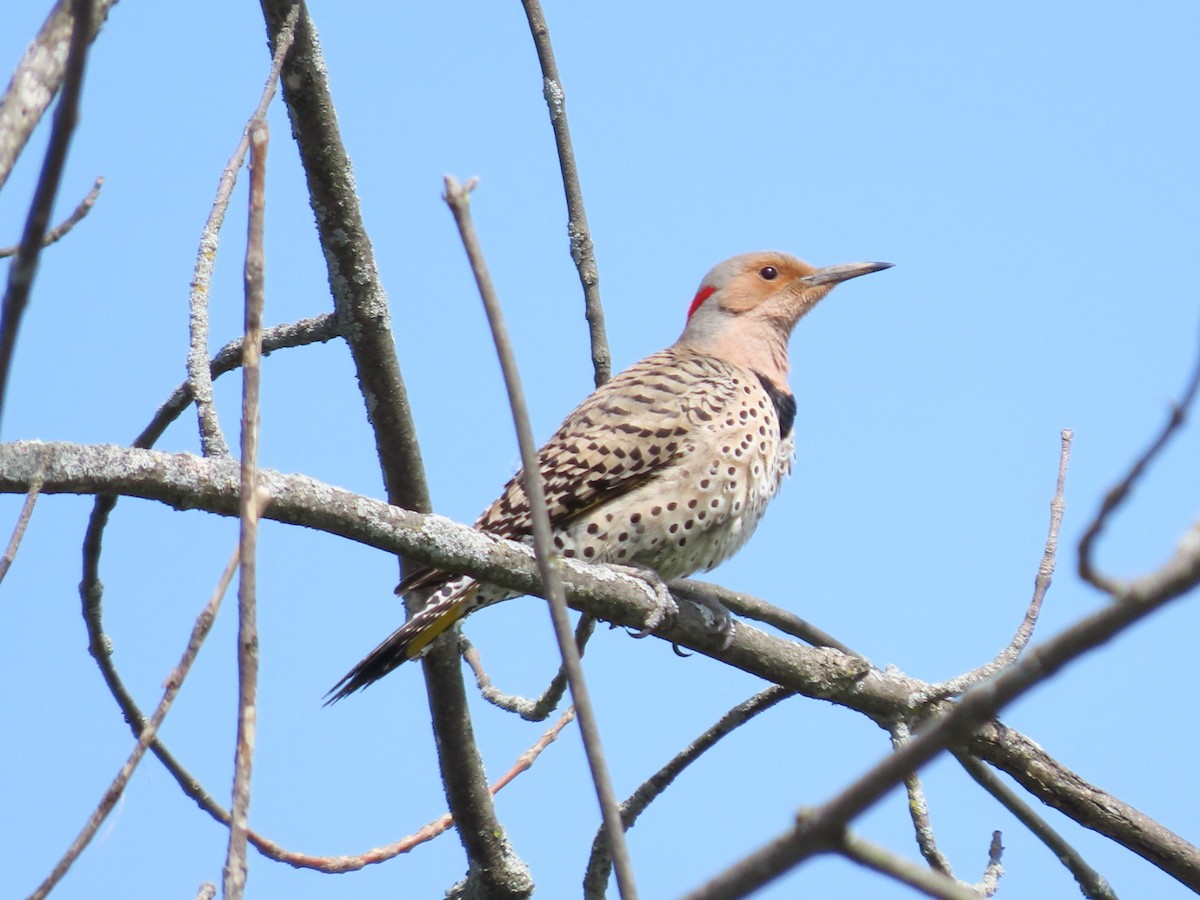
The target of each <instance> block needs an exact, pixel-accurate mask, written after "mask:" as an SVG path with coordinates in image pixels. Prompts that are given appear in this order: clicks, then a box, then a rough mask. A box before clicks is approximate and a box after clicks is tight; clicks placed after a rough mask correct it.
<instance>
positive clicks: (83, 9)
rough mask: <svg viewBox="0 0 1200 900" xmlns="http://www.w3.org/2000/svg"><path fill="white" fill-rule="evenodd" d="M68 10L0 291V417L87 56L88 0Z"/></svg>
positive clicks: (76, 111) (89, 35)
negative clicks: (54, 88)
mask: <svg viewBox="0 0 1200 900" xmlns="http://www.w3.org/2000/svg"><path fill="white" fill-rule="evenodd" d="M71 12H72V15H73V16H74V18H75V24H74V26H73V27H72V29H71V43H70V49H69V50H68V51H67V62H66V74H65V76H64V80H63V91H62V98H61V99H60V100H59V103H58V109H57V110H55V112H54V127H53V128H52V129H51V131H50V146H48V147H47V148H46V158H45V161H44V162H43V163H42V171H41V174H39V175H38V183H37V188H36V189H35V190H34V193H33V202H32V203H31V204H30V206H29V216H28V217H27V218H26V220H25V230H24V232H22V234H21V244H20V249H19V250H18V251H17V256H16V258H15V259H14V260H13V261H12V264H11V265H10V266H9V269H8V286H7V287H6V288H5V291H4V300H3V305H2V307H0V421H3V416H4V400H5V397H6V396H7V393H8V376H9V373H10V372H11V370H12V359H13V352H14V351H15V350H16V347H17V331H18V330H19V329H20V327H21V316H22V315H24V313H25V307H26V306H27V305H28V303H29V293H30V290H31V289H32V288H33V278H34V275H36V274H37V265H38V257H39V256H40V255H41V252H42V241H43V240H44V239H45V236H46V229H47V228H48V227H49V225H50V214H51V213H52V212H53V211H54V198H55V196H56V195H57V194H58V185H59V182H60V181H61V180H62V172H63V166H64V165H66V161H67V148H68V147H70V145H71V135H72V134H73V133H74V131H75V123H76V122H77V121H78V118H79V95H80V93H81V92H82V90H83V70H84V66H85V64H86V62H87V51H88V46H89V45H90V44H91V40H92V18H93V16H92V14H93V12H94V10H93V8H92V0H72V3H71Z"/></svg>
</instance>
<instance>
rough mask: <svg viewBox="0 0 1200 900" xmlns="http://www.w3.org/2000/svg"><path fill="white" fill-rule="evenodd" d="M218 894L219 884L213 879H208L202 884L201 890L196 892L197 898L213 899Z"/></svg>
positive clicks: (199, 899)
mask: <svg viewBox="0 0 1200 900" xmlns="http://www.w3.org/2000/svg"><path fill="white" fill-rule="evenodd" d="M215 896H217V886H216V885H215V884H213V883H212V882H211V881H206V882H204V884H202V885H200V890H198V891H197V892H196V900H213V897H215Z"/></svg>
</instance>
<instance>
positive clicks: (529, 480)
mask: <svg viewBox="0 0 1200 900" xmlns="http://www.w3.org/2000/svg"><path fill="white" fill-rule="evenodd" d="M473 187H474V182H473V181H472V182H468V183H467V184H466V186H463V185H460V184H459V183H458V182H457V181H456V180H455V179H454V178H452V177H450V176H449V175H447V176H446V193H445V199H446V203H447V204H449V206H450V210H451V212H452V213H453V214H454V220H455V222H456V223H457V224H458V228H459V232H460V233H461V235H462V240H463V246H464V247H465V248H466V251H467V258H468V259H469V260H470V262H471V269H472V271H473V272H474V274H475V282H476V284H477V285H478V287H479V294H480V296H481V297H482V299H483V305H484V308H485V310H486V311H487V317H488V323H489V324H490V325H491V328H492V335H493V337H494V338H495V343H496V352H497V354H498V355H499V357H500V367H501V369H502V370H503V372H504V381H505V384H506V385H507V386H508V402H509V405H510V406H511V407H512V413H513V422H514V424H515V426H516V429H517V442H518V443H519V444H520V446H521V462H522V464H523V465H524V467H525V494H526V496H527V497H528V498H529V508H530V512H531V517H532V520H533V523H532V524H533V546H534V553H535V555H536V556H537V562H538V569H539V571H540V573H541V576H542V584H543V586H544V588H545V593H546V597H547V598H548V599H549V601H550V602H549V606H550V616H551V619H552V620H553V623H554V633H555V636H556V637H557V638H558V646H559V652H560V653H561V654H562V659H563V666H564V668H565V669H566V672H567V682H568V684H569V685H570V688H571V699H572V701H573V702H574V705H575V712H576V714H577V715H578V716H579V731H580V734H581V735H582V736H583V744H584V749H585V750H586V752H587V758H588V764H589V766H590V767H591V770H592V781H593V783H594V784H595V787H596V796H597V799H598V800H599V801H600V812H601V815H602V817H603V819H604V824H605V827H606V828H608V830H609V834H610V835H611V837H610V843H611V845H612V854H613V866H614V868H615V870H616V874H617V889H618V890H619V891H620V894H621V897H622V898H624V900H634V898H635V897H636V896H637V885H636V883H635V882H634V878H633V865H632V863H631V861H630V858H629V849H628V846H627V844H626V843H625V834H624V830H623V829H622V828H621V813H620V809H619V808H618V806H617V797H616V793H615V792H614V791H613V787H612V777H611V775H610V774H609V771H608V763H607V762H606V761H605V759H604V750H603V748H602V746H601V741H600V729H599V727H598V726H597V724H596V715H595V712H594V710H593V709H592V702H591V697H590V695H589V694H588V690H587V684H586V683H585V681H584V678H583V666H582V665H581V663H580V657H579V649H578V648H577V647H576V646H575V638H574V635H573V634H572V632H571V620H570V617H569V615H568V613H567V601H566V597H565V595H564V594H563V586H562V575H561V573H560V572H559V568H558V566H557V565H556V562H555V557H554V543H553V537H552V535H551V531H550V516H549V514H548V512H547V510H546V497H545V492H544V489H543V485H542V476H541V470H540V468H539V467H538V459H537V445H536V444H534V441H533V430H532V429H531V428H530V425H529V413H528V410H527V409H526V407H525V397H524V393H523V391H522V389H521V379H520V375H519V374H518V372H517V367H516V359H515V357H514V355H513V351H512V346H511V345H510V343H509V340H508V329H507V328H506V327H505V324H504V318H503V315H502V313H501V312H500V303H499V300H498V299H497V297H496V292H495V288H494V287H493V286H492V279H491V275H490V274H489V273H488V270H487V264H486V263H485V262H484V259H483V250H482V248H481V247H480V245H479V238H478V236H477V235H476V234H475V225H474V223H473V222H472V221H471V214H470V192H471V189H472V188H473Z"/></svg>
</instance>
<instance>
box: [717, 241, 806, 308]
mask: <svg viewBox="0 0 1200 900" xmlns="http://www.w3.org/2000/svg"><path fill="white" fill-rule="evenodd" d="M815 271H816V269H814V268H813V267H812V266H810V265H809V264H808V263H806V262H804V261H803V260H799V259H796V258H795V257H794V256H788V255H787V254H786V253H749V254H746V255H745V256H744V257H741V258H739V259H738V262H737V265H736V268H735V269H734V270H733V271H732V272H730V273H729V279H728V281H727V283H726V284H725V285H724V289H723V290H721V296H720V298H719V300H720V304H721V308H722V309H724V310H727V311H728V312H731V313H746V312H749V311H750V310H753V309H757V308H759V307H769V306H773V305H774V303H773V301H775V302H779V301H791V300H792V299H793V298H794V297H795V295H796V293H797V292H798V291H801V290H803V287H804V286H803V284H798V283H797V279H800V278H803V277H804V276H805V275H811V274H813V272H815ZM715 286H716V287H718V288H720V285H715ZM822 293H825V291H822ZM788 305H791V304H790V302H789V304H788ZM765 311H766V310H765V309H764V312H765Z"/></svg>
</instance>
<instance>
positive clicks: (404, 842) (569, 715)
mask: <svg viewBox="0 0 1200 900" xmlns="http://www.w3.org/2000/svg"><path fill="white" fill-rule="evenodd" d="M574 718H575V711H574V709H571V708H568V709H567V710H566V711H565V712H563V714H562V716H560V717H559V719H558V721H557V722H555V723H554V725H552V726H551V727H550V728H547V729H546V731H545V732H544V733H543V734H542V736H541V737H539V738H538V739H537V741H536V742H535V743H534V744H533V746H532V747H530V748H529V749H528V750H526V751H525V752H524V753H522V754H521V755H520V756H519V757H517V760H516V762H514V763H513V765H512V768H510V769H509V770H508V771H507V772H505V773H504V774H503V775H501V776H500V777H499V778H498V779H496V781H494V782H493V783H492V785H491V787H490V788H489V792H490V793H491V794H493V795H494V794H497V793H499V792H500V791H502V790H503V789H504V788H506V787H507V786H508V785H509V784H511V783H512V782H513V780H514V779H516V778H517V776H519V775H520V774H521V773H522V772H526V771H528V770H529V769H530V768H532V767H533V764H534V762H535V761H536V760H537V758H538V757H539V756H540V755H541V754H542V751H543V750H545V749H546V748H547V747H548V746H550V744H552V743H554V741H555V740H557V739H558V736H559V734H561V733H562V730H563V729H564V728H566V727H567V725H569V724H570V723H571V722H572V721H573V720H574ZM453 826H454V816H452V815H451V814H450V813H445V814H443V815H441V816H438V817H437V818H436V819H434V820H433V821H432V822H430V823H428V824H427V825H424V826H422V827H421V828H419V829H417V830H416V831H414V832H413V833H412V834H410V835H407V836H405V837H402V838H400V840H398V841H395V842H394V843H391V844H388V845H386V846H383V847H376V848H374V849H372V850H368V851H366V852H365V853H359V854H356V855H353V856H310V855H308V854H305V853H297V852H294V851H291V850H285V849H283V848H282V847H280V846H279V845H278V844H275V843H273V842H272V841H269V840H267V839H266V838H263V837H259V836H258V835H256V834H255V833H254V832H253V831H251V832H249V836H250V842H251V843H252V844H254V846H255V847H257V848H258V850H259V851H260V852H261V853H262V854H263V855H264V856H267V857H269V858H271V859H274V860H278V861H279V862H283V863H287V864H288V865H290V866H295V867H297V868H302V869H314V870H316V871H318V872H325V873H327V874H338V873H341V872H354V871H357V870H358V869H363V868H366V867H367V866H371V865H376V864H378V863H381V862H387V861H388V860H389V859H395V858H396V857H397V856H400V855H401V854H403V853H408V852H410V851H412V850H414V849H416V848H417V847H419V846H420V845H421V844H424V843H427V842H429V841H431V840H433V839H434V838H436V837H438V836H439V835H442V834H445V833H446V832H447V831H449V830H450V829H451V828H452V827H453Z"/></svg>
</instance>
